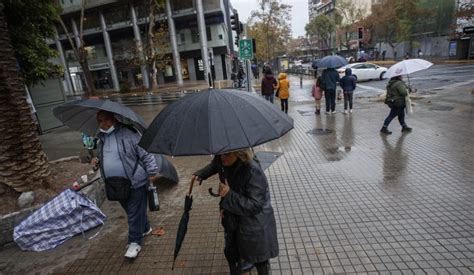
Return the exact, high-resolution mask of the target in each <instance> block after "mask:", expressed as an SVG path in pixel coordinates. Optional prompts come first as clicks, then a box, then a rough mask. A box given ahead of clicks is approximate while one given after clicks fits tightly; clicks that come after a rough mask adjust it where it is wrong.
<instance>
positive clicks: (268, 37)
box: [248, 0, 291, 60]
mask: <svg viewBox="0 0 474 275" xmlns="http://www.w3.org/2000/svg"><path fill="white" fill-rule="evenodd" d="M258 5H259V9H258V10H254V11H252V13H251V15H250V19H249V22H248V25H249V28H248V30H249V36H250V37H252V38H255V39H256V44H257V53H256V55H257V58H258V59H263V60H270V59H273V58H275V57H276V56H277V55H278V54H279V53H283V52H285V48H286V44H287V43H288V41H289V39H290V38H291V24H290V23H289V22H290V21H291V6H290V5H286V4H282V3H280V0H258Z"/></svg>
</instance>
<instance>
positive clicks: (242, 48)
mask: <svg viewBox="0 0 474 275" xmlns="http://www.w3.org/2000/svg"><path fill="white" fill-rule="evenodd" d="M239 57H240V59H241V60H245V69H246V71H247V91H249V92H250V85H251V83H250V69H249V60H250V59H252V58H253V42H252V39H240V40H239Z"/></svg>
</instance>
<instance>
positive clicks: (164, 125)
mask: <svg viewBox="0 0 474 275" xmlns="http://www.w3.org/2000/svg"><path fill="white" fill-rule="evenodd" d="M291 129H293V119H292V118H290V117H289V116H288V115H286V114H285V113H283V112H282V111H280V110H279V109H278V108H277V107H276V106H275V105H274V104H271V103H270V102H268V101H266V100H264V99H263V98H262V97H260V96H257V95H255V94H252V93H248V92H244V91H237V90H214V89H213V90H208V91H205V92H200V93H195V94H191V95H188V96H186V97H184V98H182V99H180V100H178V101H176V102H174V103H172V104H170V105H168V106H167V107H166V108H165V109H163V110H162V111H161V112H160V113H159V115H158V116H157V117H156V118H155V119H154V120H153V122H152V123H151V124H150V126H149V127H148V129H147V130H146V131H145V133H144V134H143V137H142V139H141V140H140V143H139V145H140V146H141V147H143V148H144V149H145V150H147V151H148V152H153V153H159V154H165V155H170V156H190V155H218V154H222V153H225V152H229V151H234V150H237V149H243V148H250V147H253V146H256V145H259V144H262V143H265V142H267V141H270V140H273V139H277V138H279V137H281V136H282V135H284V134H285V133H286V132H288V131H289V130H291Z"/></svg>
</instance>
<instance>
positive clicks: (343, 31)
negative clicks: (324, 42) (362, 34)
mask: <svg viewBox="0 0 474 275" xmlns="http://www.w3.org/2000/svg"><path fill="white" fill-rule="evenodd" d="M363 9H366V7H362V6H359V7H356V6H355V4H354V3H353V2H352V1H350V0H340V1H337V3H336V19H335V23H336V27H337V30H336V43H337V45H338V47H339V48H340V49H342V47H345V48H346V49H347V50H349V49H350V41H351V40H352V37H351V33H352V32H353V31H354V30H355V29H356V28H355V26H354V24H355V23H356V22H358V21H360V20H361V19H362V17H363V16H362V10H363Z"/></svg>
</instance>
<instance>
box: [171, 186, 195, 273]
mask: <svg viewBox="0 0 474 275" xmlns="http://www.w3.org/2000/svg"><path fill="white" fill-rule="evenodd" d="M193 185H194V178H193V179H192V180H191V184H190V186H189V193H188V194H187V195H186V198H185V199H184V213H183V215H182V216H181V220H180V221H179V226H178V232H177V233H176V244H175V246H174V257H173V265H172V266H171V269H172V270H173V269H174V263H175V261H176V258H177V257H178V253H179V250H180V249H181V246H182V245H183V241H184V237H185V236H186V232H187V231H188V222H189V211H190V210H191V206H192V205H193V197H192V195H191V193H192V192H193Z"/></svg>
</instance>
